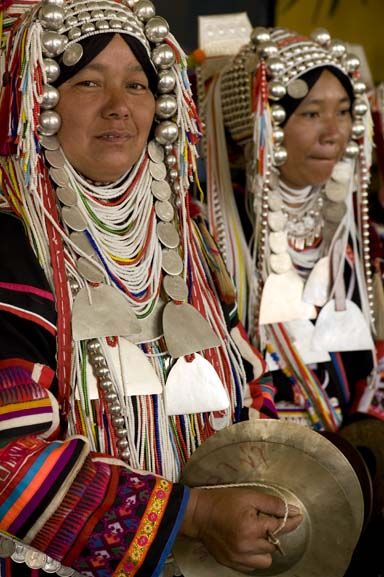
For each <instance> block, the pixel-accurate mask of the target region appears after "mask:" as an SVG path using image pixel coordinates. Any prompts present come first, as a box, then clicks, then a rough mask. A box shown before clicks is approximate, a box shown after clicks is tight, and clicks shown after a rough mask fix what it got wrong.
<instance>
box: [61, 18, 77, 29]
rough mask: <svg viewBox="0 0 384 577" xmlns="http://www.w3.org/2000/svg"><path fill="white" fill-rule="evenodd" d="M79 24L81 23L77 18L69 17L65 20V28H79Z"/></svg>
mask: <svg viewBox="0 0 384 577" xmlns="http://www.w3.org/2000/svg"><path fill="white" fill-rule="evenodd" d="M78 23H79V21H78V19H77V18H76V16H68V18H66V19H65V22H64V26H65V27H66V28H73V26H77V25H78Z"/></svg>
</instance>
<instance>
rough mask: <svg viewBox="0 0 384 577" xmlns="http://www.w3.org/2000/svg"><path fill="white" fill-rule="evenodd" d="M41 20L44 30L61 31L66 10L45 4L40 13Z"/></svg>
mask: <svg viewBox="0 0 384 577" xmlns="http://www.w3.org/2000/svg"><path fill="white" fill-rule="evenodd" d="M39 19H40V21H41V24H42V26H43V27H44V28H48V29H49V30H59V28H61V26H62V25H63V23H64V9H63V8H60V6H55V5H54V4H43V5H42V7H41V8H40V11H39Z"/></svg>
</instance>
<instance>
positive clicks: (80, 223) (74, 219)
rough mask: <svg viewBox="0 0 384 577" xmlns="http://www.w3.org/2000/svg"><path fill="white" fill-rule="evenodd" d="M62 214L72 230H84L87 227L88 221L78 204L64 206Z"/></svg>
mask: <svg viewBox="0 0 384 577" xmlns="http://www.w3.org/2000/svg"><path fill="white" fill-rule="evenodd" d="M61 214H62V217H63V220H64V222H65V224H66V225H67V226H68V227H69V228H71V229H72V230H77V231H78V232H82V231H83V230H85V229H86V228H87V221H86V220H85V218H84V216H83V215H82V214H81V212H80V209H79V208H78V207H77V206H64V207H63V210H62V211H61Z"/></svg>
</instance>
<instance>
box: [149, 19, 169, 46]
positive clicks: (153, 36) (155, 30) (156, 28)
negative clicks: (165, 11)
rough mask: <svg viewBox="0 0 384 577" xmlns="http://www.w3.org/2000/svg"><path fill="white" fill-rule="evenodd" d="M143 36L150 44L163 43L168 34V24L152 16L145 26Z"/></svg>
mask: <svg viewBox="0 0 384 577" xmlns="http://www.w3.org/2000/svg"><path fill="white" fill-rule="evenodd" d="M144 32H145V35H146V37H147V39H148V40H149V41H150V42H153V43H154V44H158V43H159V42H163V41H164V40H165V39H166V38H167V36H168V34H169V24H168V22H167V21H166V20H165V18H162V17H161V16H154V17H153V18H151V19H150V20H149V21H148V22H147V23H146V25H145V28H144Z"/></svg>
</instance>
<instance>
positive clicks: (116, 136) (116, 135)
mask: <svg viewBox="0 0 384 577" xmlns="http://www.w3.org/2000/svg"><path fill="white" fill-rule="evenodd" d="M96 138H97V139H98V140H103V141H104V142H127V140H130V139H131V138H132V134H131V133H130V132H115V131H110V132H104V133H103V134H100V135H99V136H97V137H96Z"/></svg>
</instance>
